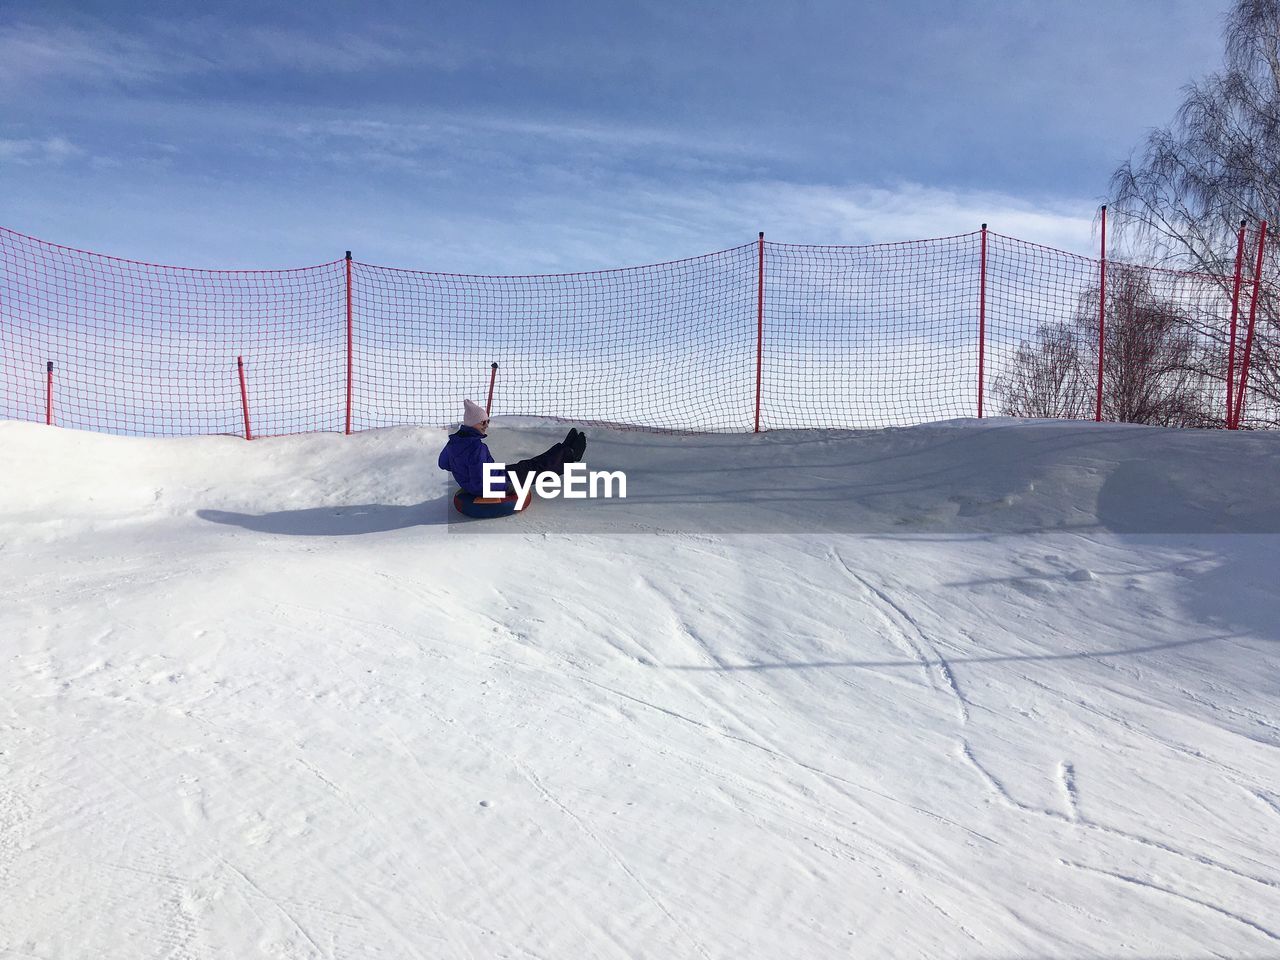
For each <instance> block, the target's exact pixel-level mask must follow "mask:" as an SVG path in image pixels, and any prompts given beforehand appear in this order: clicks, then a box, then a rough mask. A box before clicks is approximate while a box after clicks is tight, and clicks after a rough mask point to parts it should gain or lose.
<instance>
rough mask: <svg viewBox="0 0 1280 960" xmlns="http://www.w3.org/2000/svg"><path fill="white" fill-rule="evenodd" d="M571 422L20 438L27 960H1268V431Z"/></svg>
mask: <svg viewBox="0 0 1280 960" xmlns="http://www.w3.org/2000/svg"><path fill="white" fill-rule="evenodd" d="M564 429H565V427H564V425H562V424H561V425H557V424H554V423H552V422H550V421H540V420H529V419H522V420H508V421H498V422H497V424H496V426H495V429H494V431H493V432H492V442H491V446H492V448H493V450H494V453H495V455H497V456H500V457H506V458H507V459H509V460H514V459H517V458H519V457H522V456H526V455H529V454H531V453H533V452H536V451H537V450H539V449H541V448H542V447H545V446H546V445H547V444H548V443H550V442H551V441H553V440H555V439H558V438H559V436H561V435H562V434H563V431H564ZM588 432H589V435H590V437H591V441H590V443H591V445H590V447H589V448H588V462H589V465H590V466H591V467H592V468H595V469H610V470H616V469H621V470H624V471H625V472H626V474H627V477H628V498H627V499H626V500H599V501H586V502H583V501H573V502H568V501H552V500H546V501H542V502H539V503H537V504H535V505H534V507H533V508H532V509H531V510H530V511H529V513H528V514H526V515H524V516H521V517H518V518H510V519H508V520H502V521H489V522H485V523H467V524H455V523H453V522H451V516H450V512H449V507H448V500H449V497H450V495H451V493H452V486H451V484H450V483H449V482H448V478H447V477H445V476H444V475H443V474H442V473H440V471H438V470H437V469H436V467H435V457H436V453H437V451H438V449H439V447H440V445H441V444H442V443H443V440H444V436H445V434H444V431H441V430H431V429H421V428H396V429H390V430H382V431H377V432H372V433H367V434H361V435H357V436H353V437H342V436H336V435H311V436H301V437H288V438H277V439H267V440H256V441H254V442H252V443H246V442H244V441H242V440H238V439H235V438H229V437H206V438H194V439H184V440H143V439H133V438H119V437H105V436H98V435H92V434H85V433H75V432H69V431H63V430H58V429H51V428H46V427H41V426H33V425H29V424H17V423H0V450H3V451H4V455H5V468H6V469H5V472H4V475H3V479H0V598H2V599H0V638H3V642H2V643H0V657H3V663H4V672H5V677H6V684H5V696H4V699H3V702H0V891H3V893H4V897H3V904H4V905H3V906H2V907H0V957H6V956H9V955H13V956H15V957H25V956H30V957H39V958H42V960H53V958H58V960H62V958H81V957H83V958H89V957H93V958H95V960H96V958H126V957H127V958H135V957H139V956H174V957H203V956H234V957H241V958H255V957H264V958H265V957H295V958H326V960H333V958H352V960H354V958H360V960H364V958H369V957H410V958H411V957H472V956H474V957H479V956H486V957H487V956H513V957H597V956H599V957H693V958H710V957H716V958H719V957H725V958H730V957H731V958H756V957H759V958H774V957H783V956H804V957H810V958H822V957H845V956H850V955H854V956H898V957H930V958H939V957H973V958H979V957H981V958H991V957H1015V956H1018V957H1022V956H1036V957H1063V958H1067V957H1079V956H1095V955H1103V956H1109V957H1121V956H1126V957H1135V958H1136V957H1151V956H1209V955H1231V956H1268V955H1274V954H1275V953H1277V951H1278V950H1280V924H1278V923H1277V921H1276V919H1275V918H1276V917H1280V863H1277V861H1276V858H1275V856H1274V854H1273V851H1274V850H1275V849H1277V848H1278V847H1280V722H1278V721H1277V719H1276V718H1277V717H1278V716H1280V681H1277V679H1276V678H1277V677H1278V676H1280V628H1278V627H1277V624H1278V623H1280V598H1278V595H1277V590H1276V570H1277V562H1278V561H1280V536H1278V535H1277V531H1280V499H1278V497H1277V492H1276V489H1277V488H1276V484H1275V478H1276V477H1277V476H1280V469H1278V468H1280V436H1272V435H1267V434H1256V435H1250V434H1225V433H1215V432H1200V431H1167V430H1158V429H1149V428H1141V427H1126V426H1114V425H1096V424H1064V423H1037V422H1013V421H984V422H977V421H957V422H954V423H947V424H934V425H929V426H922V427H912V428H909V429H902V430H887V431H877V432H852V433H851V432H828V431H811V432H778V433H767V434H762V435H759V436H724V435H717V436H685V435H675V434H653V433H645V432H640V431H622V430H604V429H594V430H590V431H588Z"/></svg>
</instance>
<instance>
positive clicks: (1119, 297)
mask: <svg viewBox="0 0 1280 960" xmlns="http://www.w3.org/2000/svg"><path fill="white" fill-rule="evenodd" d="M1105 331H1106V332H1105V343H1104V347H1105V349H1104V350H1103V367H1102V398H1103V399H1102V416H1103V419H1105V420H1109V421H1116V422H1121V423H1147V424H1154V425H1159V426H1167V427H1204V426H1214V425H1220V424H1221V419H1220V417H1218V416H1217V413H1216V411H1217V407H1216V406H1215V403H1216V402H1217V397H1218V393H1217V386H1218V384H1219V383H1220V382H1221V381H1220V380H1219V379H1215V377H1214V376H1213V371H1215V370H1217V369H1218V368H1219V367H1220V365H1221V358H1220V356H1219V355H1218V352H1217V349H1216V347H1214V346H1213V345H1211V344H1209V345H1207V344H1206V341H1205V340H1204V338H1202V337H1200V336H1198V335H1197V332H1196V330H1195V328H1194V326H1193V325H1192V323H1191V322H1190V320H1189V318H1188V316H1187V315H1186V314H1185V313H1184V312H1182V311H1180V310H1179V309H1178V307H1177V306H1176V305H1175V304H1174V303H1172V302H1171V301H1169V300H1164V299H1161V298H1160V297H1158V296H1156V294H1155V293H1154V292H1153V290H1152V285H1151V279H1150V274H1149V272H1148V271H1146V270H1144V269H1142V268H1141V267H1133V266H1129V265H1125V264H1114V265H1113V267H1112V270H1111V273H1110V274H1109V275H1108V277H1107V322H1106V327H1105ZM1097 377H1098V288H1097V287H1094V288H1093V289H1092V290H1090V291H1089V292H1088V293H1086V294H1085V295H1084V296H1083V297H1081V299H1080V302H1079V304H1078V305H1077V308H1076V311H1075V314H1074V316H1073V317H1072V319H1071V321H1070V322H1069V323H1058V324H1051V325H1047V326H1045V327H1042V328H1041V330H1040V332H1039V334H1038V336H1037V338H1036V340H1035V341H1034V342H1028V341H1024V342H1023V343H1022V344H1021V345H1020V346H1019V348H1018V350H1017V352H1016V353H1015V355H1014V357H1013V361H1012V363H1011V364H1010V367H1009V370H1008V371H1007V373H1006V374H1005V375H1003V376H1001V377H998V378H997V380H996V383H995V390H996V395H997V397H998V398H999V399H1000V402H1001V407H1002V410H1003V411H1004V412H1005V413H1006V414H1009V415H1012V416H1020V417H1067V418H1075V417H1092V416H1093V415H1094V412H1095V409H1096V402H1097V401H1096V396H1097V394H1096V391H1097V382H1098V380H1097Z"/></svg>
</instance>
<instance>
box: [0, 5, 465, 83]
mask: <svg viewBox="0 0 1280 960" xmlns="http://www.w3.org/2000/svg"><path fill="white" fill-rule="evenodd" d="M465 62H466V61H465V59H464V58H463V57H461V56H460V55H459V54H458V53H457V52H456V51H453V50H451V49H450V48H449V47H448V45H446V44H440V43H433V42H431V41H430V40H424V39H422V38H407V37H406V38H392V39H386V38H376V37H371V36H355V35H348V34H342V33H340V32H336V33H334V34H332V35H330V36H324V37H317V36H314V35H311V34H308V33H304V32H302V31H300V30H287V29H281V28H275V27H264V26H243V27H241V26H227V25H224V24H222V23H220V22H216V21H213V20H194V21H186V22H182V23H177V22H172V21H164V22H157V23H153V24H152V25H151V26H150V27H149V28H147V29H145V30H141V31H135V32H125V31H121V30H115V29H111V28H109V27H105V26H102V25H97V26H94V27H93V28H92V29H90V28H86V27H80V26H69V25H65V24H59V25H41V24H34V23H19V24H12V25H9V26H5V27H0V87H2V88H6V89H7V90H8V91H10V92H11V93H13V92H22V91H25V90H30V89H31V88H32V87H35V86H38V85H43V84H48V83H78V84H103V83H107V84H113V85H118V86H123V87H133V86H145V85H148V84H151V85H154V84H157V83H159V82H161V81H163V80H165V79H171V78H175V77H183V76H196V75H201V74H217V73H233V74H254V73H258V72H261V71H263V70H271V69H279V70H289V71H295V72H302V73H313V74H324V73H336V74H344V73H356V72H360V71H365V70H370V71H372V70H378V69H381V68H385V67H389V66H395V65H397V64H408V63H415V64H420V65H421V64H427V65H430V66H432V67H435V68H437V69H446V70H447V69H457V68H458V67H460V66H461V65H462V64H463V63H465Z"/></svg>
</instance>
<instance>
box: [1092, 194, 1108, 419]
mask: <svg viewBox="0 0 1280 960" xmlns="http://www.w3.org/2000/svg"><path fill="white" fill-rule="evenodd" d="M1106 353H1107V205H1106V204H1105V203H1104V204H1103V205H1102V259H1101V273H1100V275H1099V279H1098V400H1097V403H1096V404H1095V406H1094V411H1093V420H1094V422H1095V423H1101V422H1102V365H1103V361H1104V360H1105V359H1106Z"/></svg>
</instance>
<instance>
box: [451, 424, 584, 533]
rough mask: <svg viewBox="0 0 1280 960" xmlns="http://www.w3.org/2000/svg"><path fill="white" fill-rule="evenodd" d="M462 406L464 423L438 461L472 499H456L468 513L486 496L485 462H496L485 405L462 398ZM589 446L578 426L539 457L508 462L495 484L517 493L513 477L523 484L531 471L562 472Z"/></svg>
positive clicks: (577, 460) (485, 513) (502, 490)
mask: <svg viewBox="0 0 1280 960" xmlns="http://www.w3.org/2000/svg"><path fill="white" fill-rule="evenodd" d="M462 407H463V413H462V425H461V426H460V427H459V428H458V430H457V432H456V433H453V434H450V435H449V442H448V443H446V444H445V446H444V449H443V450H441V451H440V459H439V461H438V462H439V466H440V469H441V470H448V471H449V472H450V473H452V474H453V479H454V480H456V481H457V482H458V486H459V487H461V488H462V492H463V493H466V494H469V495H470V499H469V500H468V498H467V497H463V498H462V499H463V500H464V501H467V503H464V504H463V505H459V503H458V499H459V498H456V497H455V498H454V505H455V506H457V507H458V509H459V511H460V512H469V511H467V510H464V507H465V506H469V505H470V502H471V501H474V500H475V499H477V498H483V497H484V465H485V464H486V463H493V462H495V461H494V459H493V454H491V453H490V452H489V448H488V446H486V445H485V442H484V438H485V435H486V432H487V431H488V429H489V414H488V413H486V412H485V409H484V407H482V406H480V405H479V404H478V403H472V402H471V401H470V400H463V401H462ZM586 449H587V438H586V435H585V434H583V433H582V431H581V430H578V429H577V428H576V427H575V428H574V429H571V430H570V431H569V432H568V433H567V434H566V435H565V438H564V440H562V441H560V442H559V443H554V444H552V445H551V446H550V447H549V448H548V449H546V450H544V451H543V452H542V453H540V454H538V455H537V456H536V457H529V458H528V459H527V460H521V461H519V462H518V463H512V464H508V465H507V467H506V469H505V470H504V471H503V473H504V474H505V475H504V476H501V477H498V478H496V480H495V482H494V484H493V486H494V487H496V488H497V489H498V490H500V491H501V492H502V495H504V496H506V495H509V494H510V495H514V492H515V486H514V484H513V483H512V481H511V478H513V477H515V478H517V479H518V480H520V482H521V483H523V482H524V481H525V479H526V478H527V477H528V476H529V475H530V474H538V473H546V472H548V471H550V472H553V473H563V472H564V465H565V464H566V463H578V462H580V461H581V460H582V457H583V454H584V453H585V452H586ZM514 509H515V506H514V503H513V504H512V507H511V511H514ZM482 512H483V514H484V515H485V516H502V515H503V514H502V513H498V512H489V511H488V510H486V511H482ZM508 512H510V511H508ZM474 515H476V516H479V515H481V514H480V512H477V513H476V514H474Z"/></svg>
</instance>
